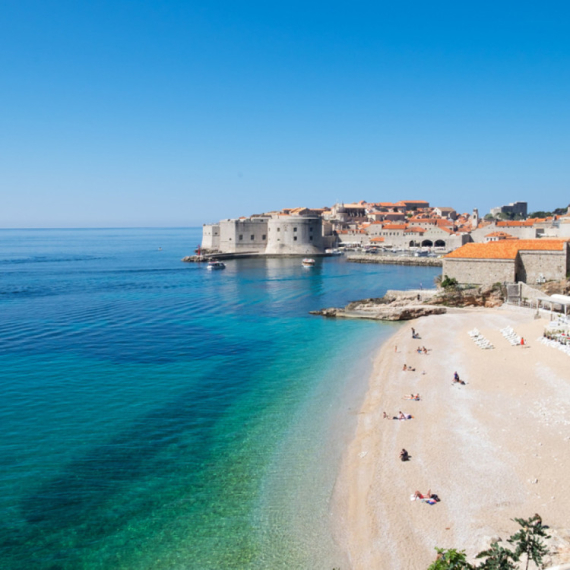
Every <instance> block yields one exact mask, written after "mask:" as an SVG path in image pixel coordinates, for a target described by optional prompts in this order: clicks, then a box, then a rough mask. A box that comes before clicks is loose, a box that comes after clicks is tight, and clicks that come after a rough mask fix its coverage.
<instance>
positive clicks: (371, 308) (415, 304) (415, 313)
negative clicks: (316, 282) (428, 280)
mask: <svg viewBox="0 0 570 570" xmlns="http://www.w3.org/2000/svg"><path fill="white" fill-rule="evenodd" d="M309 312H310V314H311V315H320V316H322V317H329V318H348V319H372V320H377V321H409V320H411V319H417V318H419V317H427V316H428V315H443V314H444V313H446V312H447V309H446V308H445V307H443V306H440V305H433V304H424V303H423V302H422V301H421V300H418V294H417V293H416V292H413V293H408V294H406V293H405V292H397V295H395V294H393V293H391V292H388V293H387V294H386V295H385V296H384V297H380V298H375V299H363V300H361V301H353V302H351V303H349V304H348V305H346V307H344V308H336V307H331V308H326V309H319V310H318V311H309Z"/></svg>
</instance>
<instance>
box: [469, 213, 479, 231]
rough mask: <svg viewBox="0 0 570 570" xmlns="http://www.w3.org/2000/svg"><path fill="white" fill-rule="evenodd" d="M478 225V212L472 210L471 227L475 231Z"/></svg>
mask: <svg viewBox="0 0 570 570" xmlns="http://www.w3.org/2000/svg"><path fill="white" fill-rule="evenodd" d="M478 225H479V210H478V209H477V208H473V216H471V227H472V228H473V229H474V230H476V229H477V226H478Z"/></svg>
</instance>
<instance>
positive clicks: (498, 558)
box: [477, 541, 516, 570]
mask: <svg viewBox="0 0 570 570" xmlns="http://www.w3.org/2000/svg"><path fill="white" fill-rule="evenodd" d="M477 558H486V560H485V561H484V562H483V564H481V566H477V570H516V566H515V565H514V563H513V561H514V560H515V558H514V555H513V553H512V552H511V551H510V550H508V549H507V548H503V547H502V546H499V543H498V542H496V541H495V542H493V543H491V547H490V548H489V549H488V550H483V552H479V554H477Z"/></svg>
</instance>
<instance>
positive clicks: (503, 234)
mask: <svg viewBox="0 0 570 570" xmlns="http://www.w3.org/2000/svg"><path fill="white" fill-rule="evenodd" d="M485 237H498V238H503V239H519V238H516V237H514V236H512V235H511V234H508V233H507V232H491V233H490V234H487V235H486V236H485Z"/></svg>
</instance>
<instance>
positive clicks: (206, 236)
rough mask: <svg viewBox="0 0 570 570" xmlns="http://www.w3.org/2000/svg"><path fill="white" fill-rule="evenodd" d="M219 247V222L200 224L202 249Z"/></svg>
mask: <svg viewBox="0 0 570 570" xmlns="http://www.w3.org/2000/svg"><path fill="white" fill-rule="evenodd" d="M219 248H220V224H204V225H203V226H202V249H219Z"/></svg>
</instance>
